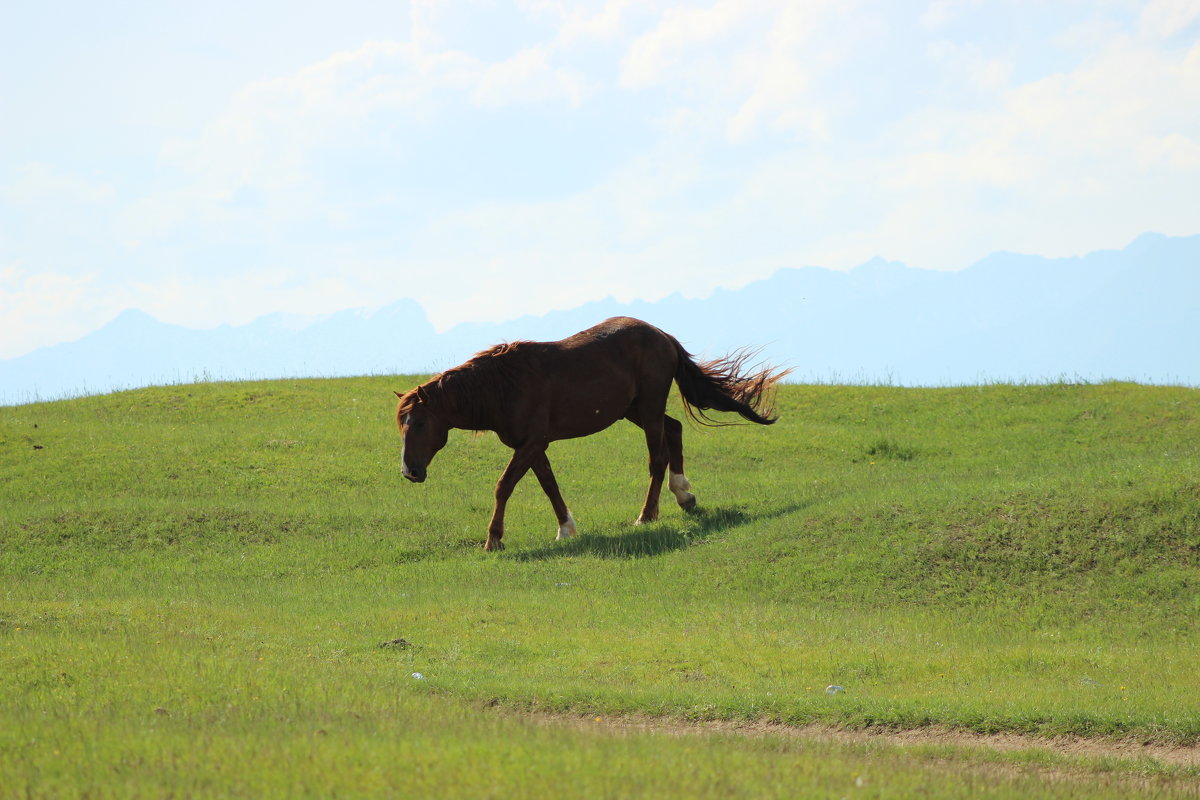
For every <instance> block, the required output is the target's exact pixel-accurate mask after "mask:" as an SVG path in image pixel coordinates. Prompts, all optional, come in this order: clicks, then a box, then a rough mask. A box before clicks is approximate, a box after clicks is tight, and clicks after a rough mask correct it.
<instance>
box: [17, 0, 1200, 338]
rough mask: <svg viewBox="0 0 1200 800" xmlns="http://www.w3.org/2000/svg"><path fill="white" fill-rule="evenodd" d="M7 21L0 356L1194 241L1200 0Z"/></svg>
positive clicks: (158, 7)
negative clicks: (348, 316)
mask: <svg viewBox="0 0 1200 800" xmlns="http://www.w3.org/2000/svg"><path fill="white" fill-rule="evenodd" d="M3 17H4V19H3V25H2V26H0V81H2V82H0V325H2V328H0V333H2V335H0V358H7V357H12V356H16V355H20V354H22V353H25V352H28V351H29V350H32V349H34V348H36V347H40V346H43V345H47V344H53V343H55V342H59V341H63V340H67V339H73V338H77V337H79V336H81V335H83V334H85V333H87V332H88V331H90V330H93V329H94V328H96V327H98V326H99V325H101V324H103V323H104V322H106V321H108V320H109V319H111V318H112V317H113V316H114V315H115V314H116V313H118V312H119V311H121V310H122V309H125V308H129V307H136V308H140V309H143V310H145V311H148V312H149V313H151V314H153V315H155V316H156V317H158V318H160V319H162V320H165V321H169V322H175V323H180V324H184V325H190V326H196V327H207V326H212V325H216V324H219V323H223V322H231V323H243V322H247V321H249V320H250V319H253V318H254V317H257V316H259V315H262V314H265V313H269V312H272V311H291V312H300V313H321V312H327V311H333V310H337V309H341V308H347V307H353V306H375V305H381V304H384V303H387V302H390V301H392V300H395V299H398V298H401V297H411V298H414V299H416V300H417V301H418V302H420V303H421V304H422V305H423V306H424V307H425V309H426V310H427V311H428V313H429V315H430V317H431V319H432V320H433V322H434V323H435V324H436V325H437V326H439V327H441V328H444V327H446V326H448V325H450V324H453V323H456V322H460V321H464V320H469V319H478V320H500V319H508V318H512V317H514V316H517V315H519V314H523V313H540V312H544V311H547V310H549V309H552V308H565V307H569V306H574V305H577V304H579V303H581V302H584V301H586V300H589V299H594V298H599V297H604V296H608V295H614V296H616V297H617V298H619V299H622V300H627V299H632V298H635V297H636V298H645V299H656V298H658V297H661V296H663V295H666V294H668V293H670V292H673V291H682V292H684V293H685V294H687V295H691V296H700V295H705V294H707V293H708V292H710V291H712V289H713V288H715V287H717V286H727V287H733V286H739V285H742V284H744V283H746V282H748V281H751V280H755V279H758V278H762V277H766V276H767V275H769V274H771V273H772V272H774V271H775V270H777V269H779V268H780V267H785V266H804V265H817V266H825V267H831V268H837V269H844V268H849V267H852V266H855V265H857V264H859V263H861V262H863V261H866V260H868V259H869V258H871V257H873V256H876V255H879V256H883V257H885V258H888V259H894V260H900V261H904V262H905V263H907V264H909V265H910V266H917V267H928V268H935V269H956V268H962V267H965V266H968V265H969V264H970V263H971V262H972V261H974V260H976V259H979V258H981V257H983V256H985V255H987V254H988V253H990V252H993V251H996V250H1016V251H1022V252H1030V253H1036V254H1040V255H1046V256H1061V255H1074V254H1079V253H1083V252H1087V251H1091V250H1096V249H1102V248H1114V247H1121V246H1124V245H1125V244H1126V243H1128V242H1129V241H1130V240H1131V239H1133V238H1134V237H1135V236H1137V235H1138V234H1140V233H1142V232H1144V231H1158V232H1161V233H1167V234H1174V235H1185V234H1194V233H1198V232H1200V0H1151V2H1132V1H1131V2H1120V1H1116V0H1114V1H1113V2H1045V1H1037V2H1035V1H1032V0H1031V1H1030V2H1016V1H1013V2H986V1H985V0H979V1H977V2H973V1H971V0H934V1H933V2H920V3H901V2H891V1H890V0H879V1H878V2H847V1H846V0H836V2H823V1H821V0H811V1H809V2H754V1H753V0H736V1H734V2H731V1H730V0H717V2H711V0H705V2H698V3H680V2H676V1H675V0H671V2H666V3H659V2H654V1H653V0H649V1H647V2H635V1H632V0H610V1H609V2H594V3H579V4H576V3H560V2H556V1H555V0H527V1H525V2H516V3H505V2H463V1H461V0H458V1H456V2H445V3H442V2H413V3H407V4H406V3H398V2H367V1H365V0H338V2H328V3H326V2H303V1H302V0H286V2H283V1H280V2H271V1H267V2H254V1H253V0H251V1H249V2H248V1H247V0H238V2H227V1H226V0H209V2H205V3H170V2H162V0H152V1H148V2H129V1H128V0H109V1H108V2H103V3H96V2H92V1H91V0H89V2H55V0H41V1H40V2H36V3H9V4H6V6H5V9H4V14H3Z"/></svg>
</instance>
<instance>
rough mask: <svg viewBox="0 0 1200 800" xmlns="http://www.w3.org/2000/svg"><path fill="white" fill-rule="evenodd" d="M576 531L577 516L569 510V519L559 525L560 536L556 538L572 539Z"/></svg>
mask: <svg viewBox="0 0 1200 800" xmlns="http://www.w3.org/2000/svg"><path fill="white" fill-rule="evenodd" d="M575 533H576V531H575V517H573V516H571V512H570V511H568V512H567V521H566V522H564V523H563V524H561V525H559V526H558V536H556V537H554V538H556V539H570V538H571V537H572V536H574V535H575Z"/></svg>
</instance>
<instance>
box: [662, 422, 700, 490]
mask: <svg viewBox="0 0 1200 800" xmlns="http://www.w3.org/2000/svg"><path fill="white" fill-rule="evenodd" d="M663 435H664V436H665V437H666V440H667V466H668V469H669V471H670V477H669V478H668V480H667V488H668V489H670V490H671V494H673V495H675V502H677V503H679V507H680V508H682V509H683V510H684V511H691V510H692V509H694V508H695V507H696V495H694V494H692V493H691V492H689V491H688V489H691V488H692V484H691V483H690V482H689V481H688V479H687V476H686V475H684V474H683V425H681V424H680V423H679V420H677V419H675V418H674V417H670V416H664V417H663Z"/></svg>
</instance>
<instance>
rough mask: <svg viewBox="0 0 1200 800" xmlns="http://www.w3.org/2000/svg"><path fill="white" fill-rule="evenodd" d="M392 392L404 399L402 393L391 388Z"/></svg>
mask: <svg viewBox="0 0 1200 800" xmlns="http://www.w3.org/2000/svg"><path fill="white" fill-rule="evenodd" d="M392 394H394V395H396V397H398V398H400V399H401V400H403V399H404V395H402V394H400V393H399V392H397V391H395V390H394V389H393V390H392Z"/></svg>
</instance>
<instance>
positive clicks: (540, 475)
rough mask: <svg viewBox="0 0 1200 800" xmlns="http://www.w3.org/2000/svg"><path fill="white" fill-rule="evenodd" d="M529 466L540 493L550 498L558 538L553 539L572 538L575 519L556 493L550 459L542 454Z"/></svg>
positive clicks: (557, 492) (556, 482) (560, 495)
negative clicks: (539, 487)
mask: <svg viewBox="0 0 1200 800" xmlns="http://www.w3.org/2000/svg"><path fill="white" fill-rule="evenodd" d="M530 466H532V468H533V474H534V475H536V476H537V479H538V483H540V484H541V485H542V491H543V492H545V493H546V497H549V498H550V505H551V506H553V507H554V516H555V517H556V518H557V519H558V536H556V537H554V538H556V539H566V538H569V537H571V536H574V535H575V518H574V517H572V516H571V510H570V509H569V508H567V504H566V503H565V502H564V501H563V498H562V493H561V492H559V491H558V481H556V480H555V479H554V470H552V469H550V459H548V458H546V454H545V453H544V452H543V453H541V454H540V455H539V456H538V457H537V458H535V459H534V460H533V464H531V465H530Z"/></svg>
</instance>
